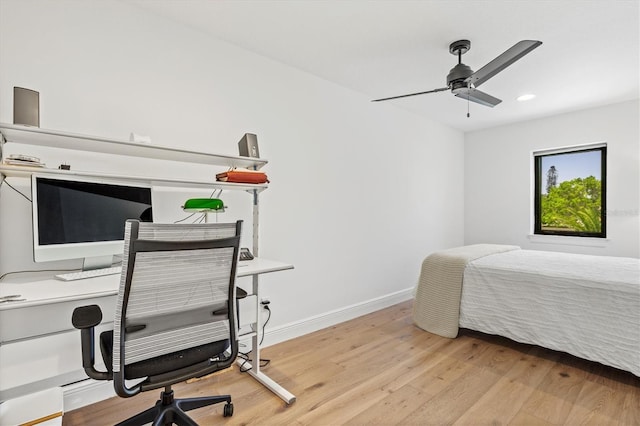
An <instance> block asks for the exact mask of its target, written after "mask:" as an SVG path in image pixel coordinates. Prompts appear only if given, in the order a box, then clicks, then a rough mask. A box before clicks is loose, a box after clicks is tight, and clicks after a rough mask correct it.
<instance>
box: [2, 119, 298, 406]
mask: <svg viewBox="0 0 640 426" xmlns="http://www.w3.org/2000/svg"><path fill="white" fill-rule="evenodd" d="M7 143H16V144H26V145H35V146H46V147H51V148H61V149H71V150H77V151H86V152H95V153H105V154H114V155H123V156H128V157H140V158H148V159H156V160H171V161H178V162H184V163H194V164H206V165H212V166H221V167H224V168H225V169H228V168H232V167H246V168H249V169H254V170H259V169H261V168H262V167H263V166H264V165H266V164H267V160H264V159H258V158H250V157H238V156H229V155H219V154H213V153H206V152H197V151H189V150H183V149H177V148H173V147H167V146H160V145H155V144H139V143H135V142H130V141H125V140H118V139H110V138H104V137H97V136H91V135H80V134H75V133H69V132H63V131H58V130H50V129H40V128H34V127H26V126H20V125H13V124H6V123H0V182H2V180H3V179H4V178H5V177H30V176H31V174H32V173H34V172H37V173H48V174H53V175H56V174H62V175H75V176H80V177H82V176H86V177H109V178H113V179H118V180H123V181H133V182H138V181H141V182H147V183H150V184H151V185H152V186H172V187H173V186H179V187H185V188H208V189H211V188H218V189H224V190H236V191H246V192H248V193H249V194H251V196H252V197H253V247H252V248H253V254H254V256H256V259H254V260H252V261H250V264H248V265H247V266H240V267H239V268H238V277H241V276H251V277H252V280H253V289H252V291H253V295H254V296H255V304H256V323H254V324H253V326H254V327H255V333H254V335H253V336H252V345H251V346H252V354H253V357H254V359H256V360H259V359H260V347H259V343H260V340H261V338H262V319H261V317H262V310H263V309H262V306H261V303H260V301H261V298H260V285H259V282H258V276H259V275H260V274H264V273H269V272H275V271H282V270H286V269H293V265H291V264H287V263H282V262H276V261H269V260H266V259H260V258H259V254H258V250H259V244H258V242H259V241H258V238H259V202H258V194H259V193H260V192H262V191H264V190H265V189H267V187H268V184H267V183H264V184H243V183H228V182H216V181H213V179H212V178H211V177H209V178H207V179H205V180H195V181H194V180H192V179H181V178H171V179H167V178H165V177H158V176H132V175H113V174H109V173H103V172H92V171H77V170H72V171H66V170H53V169H39V168H38V169H35V170H34V168H32V167H22V166H10V165H5V164H2V163H3V159H4V149H3V148H4V145H5V144H7ZM211 176H213V174H212V175H211ZM94 280H95V281H93V282H92V283H90V284H88V283H86V281H89V280H83V281H85V283H83V284H77V285H76V284H70V283H64V284H63V283H60V282H56V281H55V280H53V279H50V278H48V279H44V280H43V279H40V280H39V281H38V280H33V281H27V280H25V278H22V279H21V281H20V282H22V284H17V283H15V284H13V283H12V282H13V281H11V280H5V281H3V283H2V286H0V292H1V293H0V295H2V294H5V295H6V294H22V295H23V296H24V297H25V298H26V299H27V300H25V301H24V302H12V303H5V304H1V305H0V316H2V314H4V315H5V316H6V314H7V313H9V312H8V310H10V309H20V308H28V307H31V306H37V305H42V306H50V305H51V304H52V303H60V302H69V301H72V300H76V301H78V302H79V303H81V302H82V300H84V299H90V298H92V297H103V296H111V295H114V294H116V292H117V279H110V278H107V277H102V278H101V279H97V280H96V279H94ZM87 284H88V287H89V290H88V291H87V287H86V286H87ZM16 286H19V287H16ZM111 286H113V287H111ZM3 305H4V306H3ZM3 310H7V311H5V312H4V313H3V312H2V311H3ZM0 328H1V329H2V331H3V332H5V333H10V332H11V330H9V328H8V327H7V330H4V328H5V327H2V325H1V324H0ZM37 331H38V330H35V332H37ZM56 332H62V331H56ZM7 335H9V334H7ZM36 336H37V335H36ZM13 337H16V338H19V337H20V336H13ZM0 338H1V336H0ZM255 364H256V365H253V366H252V369H251V370H250V371H249V374H250V375H251V376H253V377H255V378H256V380H258V381H259V382H261V383H263V384H264V385H265V386H266V387H267V388H269V389H270V390H272V391H273V392H275V393H276V394H277V395H278V396H280V397H281V398H282V399H283V400H284V401H286V402H287V403H288V404H291V403H293V402H294V401H295V396H293V395H292V394H291V393H289V392H287V391H286V390H285V389H283V388H282V387H281V386H280V385H278V384H277V383H275V382H274V381H273V380H271V379H270V378H269V377H267V376H266V375H265V374H264V373H262V372H261V371H260V365H259V364H260V362H259V361H258V362H256V363H255Z"/></svg>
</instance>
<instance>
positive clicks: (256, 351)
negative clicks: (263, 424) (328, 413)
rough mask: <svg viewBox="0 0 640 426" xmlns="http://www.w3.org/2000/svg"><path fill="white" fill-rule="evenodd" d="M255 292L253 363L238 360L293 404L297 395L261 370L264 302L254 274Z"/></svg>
mask: <svg viewBox="0 0 640 426" xmlns="http://www.w3.org/2000/svg"><path fill="white" fill-rule="evenodd" d="M253 294H255V296H256V297H255V299H256V302H255V303H256V314H257V315H256V330H255V333H254V334H253V336H252V337H251V356H252V357H253V361H254V362H253V364H249V363H247V362H246V361H244V360H241V359H239V360H237V362H238V364H239V365H243V366H244V367H243V368H245V369H247V368H250V370H249V371H247V373H249V374H250V375H251V376H252V377H253V378H254V379H256V380H257V381H259V382H260V383H262V384H263V385H264V386H265V387H267V389H269V390H270V391H271V392H273V393H275V394H276V395H278V396H279V397H280V398H282V399H283V400H284V402H286V403H287V404H293V403H294V402H295V401H296V397H295V396H294V395H293V394H292V393H290V392H289V391H287V390H286V389H285V388H283V387H282V386H280V385H279V384H278V383H276V382H275V381H274V380H273V379H271V378H270V377H269V376H267V375H266V374H264V373H263V372H261V371H260V340H262V311H263V309H262V303H261V298H260V285H259V283H258V276H257V275H254V276H253Z"/></svg>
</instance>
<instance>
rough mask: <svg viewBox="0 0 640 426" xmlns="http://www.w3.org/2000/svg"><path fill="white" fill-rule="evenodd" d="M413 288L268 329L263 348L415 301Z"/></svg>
mask: <svg viewBox="0 0 640 426" xmlns="http://www.w3.org/2000/svg"><path fill="white" fill-rule="evenodd" d="M413 297H414V295H413V287H411V288H407V289H404V290H400V291H396V292H395V293H390V294H386V295H384V296H380V297H376V298H375V299H370V300H367V301H364V302H360V303H356V304H353V305H350V306H345V307H343V308H339V309H335V310H333V311H329V312H324V313H322V314H320V315H316V316H313V317H309V318H305V319H302V320H300V321H295V322H292V323H289V324H284V325H281V326H278V327H273V328H267V330H266V331H265V335H264V342H263V344H262V346H261V347H266V346H271V345H275V344H277V343H280V342H284V341H286V340H290V339H293V338H295V337H300V336H304V335H305V334H309V333H312V332H314V331H318V330H321V329H323V328H327V327H331V326H333V325H336V324H339V323H341V322H345V321H349V320H351V319H354V318H357V317H361V316H363V315H366V314H370V313H371V312H375V311H379V310H381V309H384V308H388V307H389V306H393V305H396V304H398V303H401V302H405V301H407V300H410V299H413Z"/></svg>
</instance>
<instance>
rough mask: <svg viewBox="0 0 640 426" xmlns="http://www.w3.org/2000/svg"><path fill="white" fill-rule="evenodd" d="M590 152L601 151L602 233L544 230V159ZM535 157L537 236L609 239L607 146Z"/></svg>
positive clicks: (567, 150)
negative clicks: (542, 196)
mask: <svg viewBox="0 0 640 426" xmlns="http://www.w3.org/2000/svg"><path fill="white" fill-rule="evenodd" d="M589 151H600V173H601V176H600V187H601V194H600V197H601V198H600V232H586V231H563V230H548V229H542V200H541V194H542V188H543V178H544V176H545V172H544V171H543V170H542V158H543V157H550V156H554V155H565V154H579V153H583V152H589ZM533 156H534V179H535V185H534V230H533V233H534V234H535V235H561V236H568V237H591V238H607V146H606V144H604V145H597V146H592V147H579V148H568V149H566V150H565V149H562V150H554V151H552V152H549V151H547V152H536V153H534V154H533Z"/></svg>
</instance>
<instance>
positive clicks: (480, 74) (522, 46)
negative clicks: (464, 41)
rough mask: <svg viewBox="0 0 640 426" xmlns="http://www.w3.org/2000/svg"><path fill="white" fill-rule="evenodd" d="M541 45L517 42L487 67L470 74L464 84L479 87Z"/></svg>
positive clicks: (524, 41)
mask: <svg viewBox="0 0 640 426" xmlns="http://www.w3.org/2000/svg"><path fill="white" fill-rule="evenodd" d="M541 44H542V42H541V41H537V40H521V41H519V42H517V43H516V44H514V45H513V46H511V47H510V48H509V49H507V50H506V51H505V52H504V53H503V54H501V55H499V56H498V57H496V58H495V59H494V60H492V61H491V62H489V63H488V64H487V65H485V66H484V67H482V68H480V69H479V70H478V71H476V72H475V73H473V74H471V75H470V76H469V77H468V78H467V80H466V82H467V83H471V84H472V85H474V86H475V87H478V86H480V85H481V84H482V83H484V82H485V81H487V80H489V79H490V78H491V77H493V76H494V75H496V74H498V73H499V72H500V71H502V70H504V69H505V68H507V67H508V66H509V65H511V64H513V63H514V62H515V61H517V60H518V59H520V58H522V57H523V56H524V55H526V54H527V53H529V52H531V51H532V50H533V49H535V48H536V47H538V46H540V45H541Z"/></svg>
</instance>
